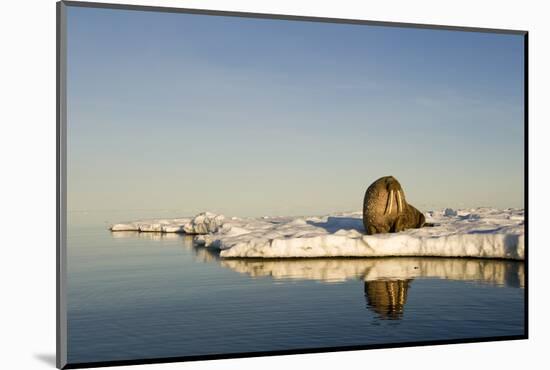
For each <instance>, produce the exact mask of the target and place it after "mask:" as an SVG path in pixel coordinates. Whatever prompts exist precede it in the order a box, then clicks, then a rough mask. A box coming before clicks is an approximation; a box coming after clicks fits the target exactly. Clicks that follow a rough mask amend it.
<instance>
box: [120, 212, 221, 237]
mask: <svg viewBox="0 0 550 370" xmlns="http://www.w3.org/2000/svg"><path fill="white" fill-rule="evenodd" d="M223 223H224V216H223V215H216V214H214V213H211V212H203V213H199V214H198V215H196V216H195V217H190V218H175V219H155V220H146V221H134V222H129V223H122V224H114V225H113V226H111V231H141V232H161V233H185V234H208V233H214V232H216V231H218V228H219V227H221V225H223Z"/></svg>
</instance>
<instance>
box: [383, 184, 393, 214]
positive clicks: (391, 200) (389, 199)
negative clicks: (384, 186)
mask: <svg viewBox="0 0 550 370" xmlns="http://www.w3.org/2000/svg"><path fill="white" fill-rule="evenodd" d="M392 207H393V190H390V195H388V202H387V203H386V211H385V212H384V214H385V215H387V214H388V213H390V212H391V208H392Z"/></svg>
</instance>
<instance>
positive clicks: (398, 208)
mask: <svg viewBox="0 0 550 370" xmlns="http://www.w3.org/2000/svg"><path fill="white" fill-rule="evenodd" d="M397 210H398V211H399V213H401V212H403V201H402V199H401V190H397Z"/></svg>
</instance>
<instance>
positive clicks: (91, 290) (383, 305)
mask: <svg viewBox="0 0 550 370" xmlns="http://www.w3.org/2000/svg"><path fill="white" fill-rule="evenodd" d="M132 216H137V215H132ZM160 216H165V215H160ZM175 216H177V215H175ZM175 216H174V217H175ZM120 217H121V215H120V214H116V213H113V212H111V213H101V214H98V213H82V212H80V213H69V217H68V219H69V224H68V241H67V244H68V246H67V252H68V260H67V270H68V277H67V278H68V296H67V301H68V302H67V310H68V361H69V363H84V362H95V361H115V360H130V359H152V358H163V357H173V356H195V355H213V354H231V353H242V352H256V351H274V350H288V349H293V350H297V349H305V350H307V349H314V348H315V349H317V348H325V347H342V346H356V345H374V344H396V345H398V344H399V343H405V342H417V341H434V340H454V339H471V338H487V337H497V336H514V335H523V334H524V330H525V328H524V315H525V312H524V297H525V289H524V276H523V262H513V261H496V260H495V261H489V262H487V261H485V262H484V261H481V260H480V263H484V265H483V266H486V264H489V267H490V268H486V270H487V274H485V275H483V274H477V275H475V274H474V277H473V278H472V277H468V274H467V273H464V274H463V275H464V278H460V276H462V275H461V274H458V275H457V274H450V275H448V276H446V275H445V273H442V274H441V275H442V276H428V277H424V276H421V275H422V274H418V275H419V276H420V277H409V278H407V277H401V278H398V279H391V278H381V279H380V280H368V281H366V280H365V279H366V277H365V276H364V270H363V266H364V264H365V262H364V260H363V262H362V261H361V259H353V260H346V259H344V260H343V261H342V260H324V261H321V262H315V261H314V260H311V261H308V260H301V261H296V260H284V259H282V260H268V261H265V263H264V262H263V261H261V260H260V261H258V260H246V259H240V260H228V261H227V260H224V259H220V258H219V255H218V254H217V253H215V252H212V251H209V250H207V249H204V248H196V247H194V246H193V243H192V238H191V237H189V236H184V235H178V234H162V235H161V234H155V233H136V232H119V233H112V232H110V231H109V230H108V225H109V223H110V222H115V221H120V220H121V218H120ZM132 218H134V217H130V216H129V217H128V219H132ZM327 261H328V262H331V263H327ZM456 261H457V259H453V260H452V261H449V259H444V258H440V259H432V261H430V265H431V266H432V269H433V270H438V268H437V267H438V266H440V267H441V271H446V267H448V266H449V264H450V263H452V266H453V268H454V269H456V266H458V267H459V269H460V266H461V265H462V263H464V270H465V271H466V270H468V269H469V267H468V266H471V265H472V263H471V260H464V262H458V265H457V262H456ZM381 263H383V264H384V267H385V268H386V269H387V268H388V267H389V268H390V269H391V267H392V265H395V266H402V265H403V264H404V263H405V264H407V263H408V262H407V260H403V259H395V258H394V259H385V260H383V261H382V262H381ZM410 263H411V264H415V263H417V262H415V261H414V260H411V262H410ZM468 263H470V265H468V266H467V264H468ZM434 264H435V265H434ZM327 266H328V267H327ZM434 266H435V267H434ZM410 268H411V269H412V270H411V271H414V269H415V268H417V266H413V265H411V266H410ZM495 271H497V272H498V271H500V274H498V276H495ZM435 275H437V274H435ZM500 275H502V276H500Z"/></svg>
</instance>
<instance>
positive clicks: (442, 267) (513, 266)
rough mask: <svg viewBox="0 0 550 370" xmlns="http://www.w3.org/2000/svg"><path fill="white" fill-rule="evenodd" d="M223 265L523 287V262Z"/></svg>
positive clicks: (302, 274)
mask: <svg viewBox="0 0 550 370" xmlns="http://www.w3.org/2000/svg"><path fill="white" fill-rule="evenodd" d="M220 264H221V265H222V266H224V267H228V268H230V269H232V270H235V271H238V272H240V273H244V274H248V275H250V276H253V277H258V276H270V277H272V278H273V279H305V280H317V281H322V282H326V283H332V282H343V281H346V280H350V279H361V280H364V281H377V280H390V281H397V280H409V279H414V278H440V279H450V280H461V281H472V282H480V283H487V284H494V285H500V286H509V287H523V285H524V277H523V276H524V271H523V262H517V261H505V260H488V259H464V258H434V257H384V258H318V259H273V260H268V259H264V260H258V259H244V258H243V259H221V260H220Z"/></svg>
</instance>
